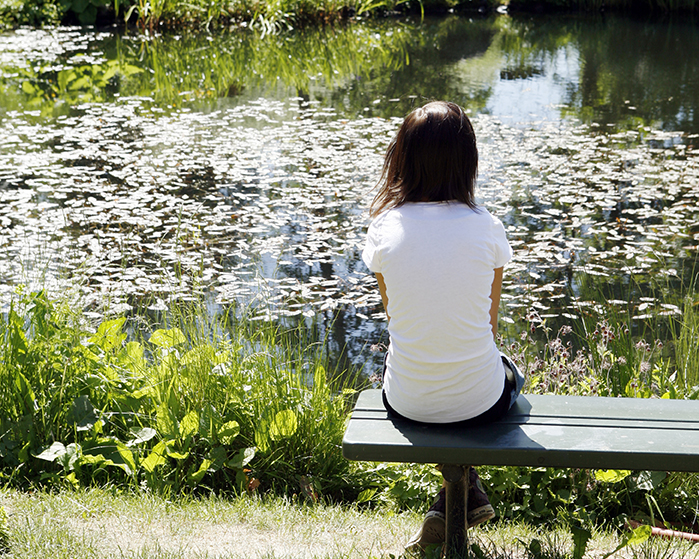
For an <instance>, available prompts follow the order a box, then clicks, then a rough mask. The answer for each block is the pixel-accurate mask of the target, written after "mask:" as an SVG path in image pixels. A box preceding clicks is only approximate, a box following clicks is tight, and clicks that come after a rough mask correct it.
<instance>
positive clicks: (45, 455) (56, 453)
mask: <svg viewBox="0 0 699 559" xmlns="http://www.w3.org/2000/svg"><path fill="white" fill-rule="evenodd" d="M65 453H66V447H65V445H64V444H63V443H61V442H58V441H56V442H55V443H53V444H52V445H51V446H50V447H48V448H45V449H44V450H42V451H41V453H40V454H37V455H35V458H38V459H39V460H46V461H47V462H53V461H55V460H56V459H57V458H60V457H61V456H63V455H64V454H65Z"/></svg>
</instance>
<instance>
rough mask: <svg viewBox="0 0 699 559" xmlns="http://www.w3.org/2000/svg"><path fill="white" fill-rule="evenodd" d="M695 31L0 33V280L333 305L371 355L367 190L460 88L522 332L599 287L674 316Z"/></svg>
mask: <svg viewBox="0 0 699 559" xmlns="http://www.w3.org/2000/svg"><path fill="white" fill-rule="evenodd" d="M619 37H621V38H622V39H623V41H625V43H624V44H625V45H626V47H625V48H624V49H623V52H621V50H622V49H620V47H619V43H618V41H619V40H620V39H619ZM697 37H698V35H697V30H695V29H694V28H693V27H690V26H685V25H661V24H643V23H638V22H633V21H628V20H616V19H607V20H596V21H584V20H580V19H577V20H567V19H564V20H556V21H555V22H551V21H550V20H545V21H536V20H522V21H519V20H514V19H510V18H496V19H487V20H478V21H470V20H467V19H463V18H456V17H454V18H446V19H441V20H435V21H427V22H425V23H423V24H418V23H415V22H410V21H407V22H382V23H372V24H365V25H353V26H350V27H347V28H338V29H334V30H331V31H327V30H326V31H314V32H305V33H299V34H292V35H276V36H265V37H258V36H255V35H253V34H250V33H247V32H246V33H241V34H236V35H222V36H200V37H174V36H170V37H158V38H144V37H130V36H115V35H111V34H108V33H93V32H82V31H75V30H71V29H65V30H64V29H58V30H47V31H18V32H16V33H14V34H9V35H4V36H2V37H0V43H2V47H3V48H2V53H3V54H2V58H1V59H0V62H1V63H2V65H3V73H2V77H1V78H0V102H1V103H2V106H1V107H0V114H1V115H2V123H1V127H0V181H1V182H0V201H1V202H2V204H1V205H0V238H1V239H2V244H3V246H4V247H5V251H4V256H3V258H2V260H1V261H0V277H2V284H3V285H5V286H6V287H4V288H2V289H3V290H4V294H3V295H4V296H5V297H7V296H9V293H10V291H11V289H12V287H11V286H12V285H13V284H16V283H19V282H29V283H31V282H32V281H35V282H37V283H41V284H44V285H45V284H49V285H51V282H59V280H60V281H63V279H62V278H68V280H69V284H70V285H74V286H75V285H77V286H79V287H78V290H79V291H80V293H81V296H82V297H83V298H84V300H85V301H86V303H87V304H92V305H95V306H97V307H98V308H99V306H100V305H101V303H102V301H103V300H104V298H105V296H106V297H107V298H108V300H109V301H110V303H109V304H110V305H111V308H112V309H117V310H119V309H121V310H128V309H130V308H132V307H137V306H138V305H140V304H141V303H140V302H141V301H143V300H145V299H146V298H149V297H152V298H153V301H154V302H153V304H152V305H151V308H152V310H155V311H157V310H162V309H164V308H165V307H166V302H172V301H176V300H178V299H183V298H184V299H186V298H191V297H194V296H197V294H202V295H203V296H206V297H208V298H209V299H210V300H211V301H212V304H214V305H215V304H221V305H226V304H229V303H231V302H233V301H241V300H244V301H246V302H248V303H250V304H251V305H253V306H255V307H257V308H258V310H259V313H260V315H261V316H266V317H267V318H283V317H287V318H286V319H287V320H305V319H307V318H309V317H311V316H318V317H323V318H322V321H323V322H324V324H326V327H327V328H331V329H332V333H331V337H332V340H333V343H334V344H335V346H336V347H337V348H341V347H343V346H345V345H347V348H348V349H347V352H348V356H349V358H350V359H351V360H353V361H355V362H367V361H368V362H371V360H372V359H374V358H373V357H372V356H371V355H367V354H368V353H369V350H368V347H369V346H371V345H375V344H376V343H378V342H379V341H385V332H384V325H383V321H382V316H383V315H382V312H381V309H380V302H379V298H378V294H377V293H376V290H375V285H374V281H373V279H372V278H371V277H370V276H368V275H367V273H366V270H365V269H364V266H363V265H362V264H361V263H360V261H359V252H360V250H361V245H362V236H363V231H364V228H365V226H366V217H367V216H366V213H365V208H366V206H367V204H368V202H369V200H370V198H371V188H372V186H373V183H374V181H375V179H376V177H377V175H378V171H379V168H380V164H381V154H382V152H383V150H384V149H385V146H386V144H387V142H388V140H389V139H390V137H391V135H392V134H393V133H394V132H395V130H396V129H397V126H398V124H399V122H400V121H399V118H400V117H402V116H403V115H404V114H405V113H406V112H407V111H408V110H409V109H410V108H411V107H412V106H414V105H415V104H417V103H421V102H422V100H423V99H424V98H448V99H452V100H455V101H457V102H459V103H461V104H463V105H464V106H466V107H468V108H469V109H470V110H471V111H472V114H473V115H474V116H473V119H474V125H475V127H476V130H477V134H478V136H479V140H480V146H481V148H480V149H481V160H482V168H481V176H480V198H481V201H482V203H483V204H484V205H485V206H487V207H488V208H489V209H490V210H492V211H493V212H494V213H495V214H497V215H499V216H500V217H501V218H502V219H503V221H504V222H505V224H506V226H507V228H508V233H509V235H510V238H511V239H512V241H513V244H514V245H515V250H516V256H515V260H514V262H513V263H512V265H511V266H509V267H508V271H507V281H506V285H505V293H504V304H505V306H506V308H507V312H506V313H505V314H506V319H509V320H511V321H513V324H512V331H511V332H510V334H511V335H513V336H515V335H517V334H518V332H520V331H521V330H524V329H525V328H527V327H528V326H527V324H528V323H527V321H526V320H524V319H523V318H522V317H524V316H525V315H526V314H527V313H528V312H529V311H530V310H531V309H536V311H537V312H538V313H539V316H540V317H541V318H542V319H544V320H548V321H549V322H550V323H551V324H552V326H555V327H558V326H560V324H562V323H563V322H565V321H570V320H574V318H573V317H578V316H580V314H581V312H588V311H587V310H586V309H588V308H592V310H591V311H589V312H593V311H594V308H595V306H599V305H598V303H599V301H600V296H603V297H604V298H606V299H607V300H609V301H611V303H612V304H618V306H619V307H620V308H621V309H622V310H623V311H624V312H628V313H629V314H630V316H632V317H636V320H637V321H638V322H639V324H640V323H641V322H642V320H643V319H644V317H647V316H650V315H652V314H653V313H665V314H673V313H674V314H679V313H680V309H681V307H682V304H683V303H682V301H681V300H680V297H679V296H678V297H677V300H673V289H675V288H676V287H677V286H678V285H680V284H685V285H687V284H689V283H690V281H691V280H692V275H691V274H692V273H693V272H694V270H693V268H692V263H693V262H694V254H695V245H696V240H695V235H696V233H697V229H696V223H697V221H698V217H699V212H698V211H697V210H698V207H697V197H699V178H698V175H699V163H698V161H697V152H696V149H695V147H694V146H695V144H696V136H695V134H694V133H695V132H696V131H697V130H696V128H697V124H696V122H695V120H694V118H695V114H697V111H696V108H697V106H698V105H699V98H697V93H696V92H697V91H699V88H697V87H695V85H696V84H695V83H694V80H695V79H696V78H695V76H694V73H693V72H691V71H689V69H690V68H692V67H693V66H694V67H695V66H696V64H697V63H699V61H695V60H694V58H695V57H697V56H699V54H697V53H699V49H695V48H693V46H694V45H696V43H697ZM668 38H672V40H671V41H670V40H668ZM648 44H651V46H652V48H651V47H647V46H645V45H648ZM634 45H637V46H638V48H636V47H635V46H634ZM610 52H616V53H617V55H611V54H609V53H610ZM627 52H628V53H636V55H635V56H633V57H632V56H631V54H629V55H628V56H627V55H626V54H625V53H627ZM680 54H681V56H680ZM663 277H664V278H666V279H665V280H663V282H664V283H663V282H659V281H658V278H663ZM653 289H657V290H662V291H663V293H662V295H663V296H662V297H661V298H660V300H658V299H656V298H655V293H653V292H652V290H653ZM629 301H630V302H631V303H629ZM661 303H662V304H663V305H665V306H660V304H661ZM339 310H341V311H342V313H341V314H340V315H339V317H337V318H335V314H336V312H337V311H339ZM639 332H640V331H639Z"/></svg>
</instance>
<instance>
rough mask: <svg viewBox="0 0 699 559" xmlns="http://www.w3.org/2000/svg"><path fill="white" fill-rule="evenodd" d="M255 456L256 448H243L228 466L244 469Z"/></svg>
mask: <svg viewBox="0 0 699 559" xmlns="http://www.w3.org/2000/svg"><path fill="white" fill-rule="evenodd" d="M253 458H255V449H254V448H241V449H240V450H239V451H238V452H236V453H235V456H234V457H233V458H232V459H231V460H229V461H228V463H227V464H226V466H228V467H229V468H231V469H234V470H242V469H243V468H244V467H245V466H247V465H248V463H249V462H250V460H252V459H253Z"/></svg>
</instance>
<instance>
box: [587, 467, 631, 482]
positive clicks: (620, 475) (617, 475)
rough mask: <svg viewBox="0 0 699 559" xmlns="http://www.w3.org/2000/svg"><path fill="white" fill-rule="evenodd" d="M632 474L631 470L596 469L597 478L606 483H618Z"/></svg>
mask: <svg viewBox="0 0 699 559" xmlns="http://www.w3.org/2000/svg"><path fill="white" fill-rule="evenodd" d="M630 475H631V471H630V470H596V471H595V479H596V480H597V481H602V482H605V483H617V482H618V481H622V480H623V479H626V478H627V477H628V476H630Z"/></svg>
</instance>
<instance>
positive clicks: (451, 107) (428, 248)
mask: <svg viewBox="0 0 699 559" xmlns="http://www.w3.org/2000/svg"><path fill="white" fill-rule="evenodd" d="M477 172H478V150H477V147H476V136H475V133H474V131H473V127H472V125H471V122H470V120H469V119H468V117H467V116H466V114H465V113H464V111H463V109H462V108H461V107H459V106H458V105H456V104H454V103H447V102H432V103H428V104H427V105H425V106H424V107H421V108H418V109H415V110H414V111H412V112H411V113H410V114H409V115H408V116H407V117H406V118H405V120H404V122H403V124H402V125H401V127H400V129H399V130H398V133H397V135H396V136H395V137H394V138H393V140H392V141H391V142H390V144H389V146H388V149H387V151H386V157H385V161H384V165H383V171H382V174H381V178H380V179H379V183H378V193H377V194H376V197H375V198H374V200H373V202H372V205H371V210H370V215H371V217H372V218H373V221H372V222H371V224H370V226H369V231H368V234H367V240H366V246H365V248H364V251H363V254H362V257H363V260H364V262H365V263H366V265H367V266H368V267H369V269H370V270H371V271H372V272H374V273H375V274H376V279H377V281H378V284H379V291H380V292H381V298H382V300H383V305H384V308H385V310H386V316H387V319H388V331H389V335H390V344H389V347H388V351H387V354H386V359H385V364H384V377H383V398H384V403H385V406H386V409H387V410H389V413H392V414H394V415H395V416H400V417H404V418H407V419H410V420H413V421H418V422H424V423H457V424H459V425H463V427H464V428H468V427H472V426H475V425H481V424H484V423H489V422H492V421H496V420H497V419H499V418H500V417H502V416H503V415H504V414H505V413H506V412H507V411H508V410H509V409H510V407H511V406H512V404H513V403H514V401H515V399H516V398H517V396H518V394H519V391H520V390H521V388H522V385H523V383H524V377H523V375H522V374H521V373H520V372H519V370H518V369H517V367H516V366H515V365H514V364H513V363H512V361H511V360H510V359H509V358H507V357H506V356H504V355H502V354H501V353H500V351H499V350H498V348H497V345H496V343H495V337H496V334H497V327H498V325H497V317H498V307H499V304H500V290H501V286H502V274H503V266H504V265H505V263H507V262H508V261H509V260H510V258H511V257H512V249H511V248H510V245H509V243H508V241H507V238H506V236H505V229H504V227H503V225H502V223H501V221H500V220H499V219H497V218H496V217H494V216H492V215H491V214H490V213H488V211H487V210H485V209H484V208H481V207H479V206H477V205H476V202H475V194H474V188H475V182H476V175H477ZM469 480H470V490H469V495H468V510H467V522H468V525H469V526H474V525H476V524H479V523H481V522H484V521H486V520H489V519H490V518H493V517H494V516H495V513H494V511H493V507H492V506H491V504H490V502H489V501H488V497H487V495H486V494H485V492H484V491H483V488H482V485H481V484H480V480H479V479H478V476H477V474H476V471H475V470H474V469H473V468H471V470H470V473H469ZM444 511H445V497H444V489H442V491H440V493H439V495H438V497H437V499H436V501H435V503H434V504H433V505H432V507H431V508H430V510H429V512H428V513H427V516H426V517H425V520H424V522H423V525H422V527H421V529H420V531H419V532H418V533H417V534H415V536H414V537H413V538H412V539H411V540H410V542H409V543H408V545H407V546H406V547H408V548H409V549H425V547H426V546H428V545H431V544H441V543H443V542H444V533H445V526H444Z"/></svg>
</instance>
